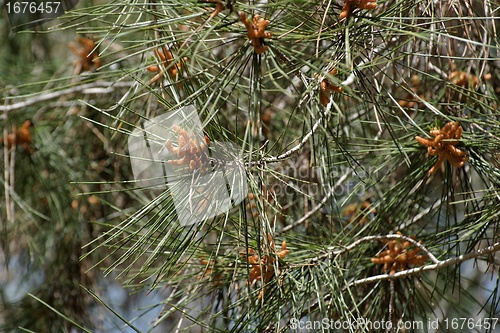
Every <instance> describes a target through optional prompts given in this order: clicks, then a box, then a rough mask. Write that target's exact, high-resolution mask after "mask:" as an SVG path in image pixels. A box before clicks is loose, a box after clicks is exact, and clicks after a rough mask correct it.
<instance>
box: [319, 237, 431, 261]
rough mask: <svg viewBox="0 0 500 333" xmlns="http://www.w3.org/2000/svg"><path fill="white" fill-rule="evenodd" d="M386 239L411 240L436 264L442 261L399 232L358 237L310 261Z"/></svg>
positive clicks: (337, 254) (412, 241)
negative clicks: (338, 248) (340, 247)
mask: <svg viewBox="0 0 500 333" xmlns="http://www.w3.org/2000/svg"><path fill="white" fill-rule="evenodd" d="M384 239H401V240H404V241H407V242H410V243H412V244H413V245H415V246H416V247H418V248H419V249H420V250H421V251H423V252H424V253H425V254H426V255H427V256H428V257H429V259H430V260H431V261H432V262H433V263H434V264H438V263H440V261H439V260H438V259H437V258H436V257H435V256H434V255H433V254H432V253H431V252H430V251H429V250H427V248H426V247H425V246H423V245H422V244H420V243H419V242H417V241H416V240H414V239H413V238H410V237H407V236H403V235H399V234H393V235H384V236H366V237H363V238H360V239H358V240H357V241H355V242H353V243H351V244H349V245H348V246H346V247H344V248H342V249H340V250H335V251H333V252H327V253H325V254H322V255H320V256H317V257H315V258H313V259H312V260H311V261H310V262H311V263H315V262H318V261H321V260H324V259H326V258H328V257H330V256H339V255H341V254H343V253H346V252H350V251H352V250H353V249H355V248H356V247H358V246H360V245H361V244H362V243H366V242H371V241H374V240H384ZM334 248H336V247H330V248H328V249H327V250H328V251H331V250H333V249H334Z"/></svg>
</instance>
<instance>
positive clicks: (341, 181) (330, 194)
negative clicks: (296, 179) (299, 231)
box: [279, 168, 354, 234]
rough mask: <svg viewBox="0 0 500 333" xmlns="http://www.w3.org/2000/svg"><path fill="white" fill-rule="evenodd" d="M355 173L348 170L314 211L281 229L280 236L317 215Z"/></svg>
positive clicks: (352, 170)
mask: <svg viewBox="0 0 500 333" xmlns="http://www.w3.org/2000/svg"><path fill="white" fill-rule="evenodd" d="M353 172H354V169H352V168H351V169H348V170H347V172H346V173H345V174H344V175H343V176H342V177H340V178H339V180H338V181H337V182H336V183H335V185H334V186H333V187H332V188H331V189H330V191H329V192H328V193H327V194H326V195H325V196H324V197H323V199H322V200H321V201H320V202H319V204H318V205H316V206H315V207H314V208H313V209H311V210H310V211H309V212H307V214H305V215H304V216H302V217H301V218H300V219H298V220H297V221H295V222H294V223H292V224H289V225H287V226H286V227H284V228H283V229H281V230H280V231H279V234H281V233H283V232H286V231H288V230H290V229H293V228H295V227H296V226H298V225H300V224H302V223H303V222H304V221H306V220H307V219H308V218H310V217H311V216H312V215H313V214H314V213H316V212H317V211H318V210H320V209H321V207H323V206H324V205H325V204H326V202H327V201H328V199H330V197H331V196H332V195H333V194H334V193H335V190H336V189H337V188H338V187H339V186H340V185H342V183H343V182H344V181H345V180H346V179H347V178H348V177H349V176H350V175H351V174H352V173H353Z"/></svg>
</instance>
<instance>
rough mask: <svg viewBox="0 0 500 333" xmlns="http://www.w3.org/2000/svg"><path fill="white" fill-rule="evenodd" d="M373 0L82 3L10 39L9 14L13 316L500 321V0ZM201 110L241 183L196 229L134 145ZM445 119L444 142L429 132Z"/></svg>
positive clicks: (53, 325)
mask: <svg viewBox="0 0 500 333" xmlns="http://www.w3.org/2000/svg"><path fill="white" fill-rule="evenodd" d="M349 3H351V2H349ZM362 3H364V5H362ZM370 3H374V2H373V1H370V2H366V1H362V2H356V1H353V2H352V3H351V8H350V10H349V9H348V8H346V7H345V2H344V1H287V0H281V1H231V0H227V1H222V0H221V1H218V0H216V1H195V0H187V1H137V0H133V1H130V0H129V1H125V0H117V1H111V2H108V1H80V2H79V4H78V5H77V6H76V8H74V9H73V10H71V11H69V12H67V13H66V14H65V15H64V16H63V17H61V18H59V19H57V20H55V21H52V22H50V23H48V24H44V25H43V26H41V27H40V26H39V27H36V28H34V29H32V30H33V31H29V32H28V31H23V32H19V33H13V32H11V30H10V28H11V27H10V25H9V21H8V20H7V15H6V12H5V10H4V11H3V13H2V17H1V18H0V29H1V31H2V33H1V34H0V45H2V46H1V47H0V94H1V95H0V96H1V97H0V102H1V103H0V110H1V114H2V129H3V132H2V135H3V136H4V138H7V137H8V135H9V133H12V132H15V131H20V129H18V128H19V126H21V124H23V122H24V121H25V120H26V119H29V120H31V121H32V122H33V124H34V126H33V127H31V128H30V131H31V134H32V140H31V142H29V144H28V145H25V146H23V145H21V144H18V145H12V147H8V145H4V146H3V147H2V148H3V152H2V163H1V164H2V174H1V175H0V181H1V184H2V189H3V191H2V196H4V198H3V200H1V201H0V206H1V208H2V209H1V215H0V244H1V245H2V246H1V250H0V264H1V265H2V269H1V270H0V298H1V303H0V330H4V331H6V332H10V331H18V330H19V329H23V330H24V331H30V332H72V331H90V332H115V331H124V332H128V331H138V332H142V331H144V332H147V331H153V332H154V331H174V330H179V331H190V332H195V331H210V330H212V331H222V332H226V331H234V332H252V331H256V332H281V331H294V329H293V327H292V323H293V321H292V319H302V320H303V321H306V320H321V319H322V318H330V319H334V320H356V319H357V318H368V319H371V320H373V321H375V320H382V319H384V320H385V321H389V322H392V323H394V325H396V323H397V322H398V321H400V320H407V321H412V320H415V321H417V320H420V321H422V322H424V323H427V320H431V319H435V318H438V319H440V320H443V319H445V318H450V319H451V318H457V317H467V318H474V319H475V320H476V322H477V321H478V320H482V319H483V318H498V317H499V313H498V304H499V295H500V294H499V292H498V286H499V280H498V272H499V259H500V258H499V256H498V254H497V251H498V249H499V246H498V242H499V230H498V228H499V223H498V222H499V216H498V212H499V211H500V200H499V194H498V190H499V188H500V172H499V165H500V163H499V152H500V126H499V125H500V117H499V115H500V114H499V112H498V102H499V94H500V71H499V66H500V60H499V58H500V39H499V37H498V33H497V31H498V29H500V24H499V22H500V21H499V20H498V15H499V14H498V13H500V7H499V6H500V5H499V4H498V3H497V2H495V1H489V0H486V1H473V0H466V1H460V2H457V1H452V0H449V1H448V0H446V1H439V2H435V1H429V0H419V1H405V0H387V1H382V0H379V1H377V6H376V7H375V8H373V7H374V6H373V5H370ZM2 5H3V3H2ZM2 7H3V6H2ZM357 7H361V8H357ZM363 7H366V8H363ZM241 13H245V16H243V15H242V14H241ZM341 13H344V14H341ZM256 15H259V16H258V17H257V16H256ZM341 17H342V18H341ZM259 18H260V19H259ZM188 105H194V106H195V108H196V110H197V113H198V115H199V117H200V119H201V121H202V123H203V126H204V132H205V134H206V135H207V136H208V137H209V138H210V141H211V142H233V143H235V144H237V145H238V146H239V147H241V152H242V156H243V161H241V163H243V164H244V166H245V171H246V180H247V183H248V197H247V198H246V199H245V201H243V202H242V203H241V204H239V205H237V206H236V207H233V208H232V209H231V210H230V211H229V212H227V213H226V214H222V215H219V216H217V217H215V218H210V219H207V220H205V221H204V222H203V223H199V224H195V225H192V226H189V227H181V226H180V225H179V224H178V221H177V216H176V211H175V207H174V203H173V200H172V196H171V194H170V191H169V190H165V191H158V190H156V189H153V188H142V187H141V186H139V185H138V183H136V182H135V180H134V176H133V174H132V170H131V166H130V159H129V156H128V154H129V151H128V148H127V140H128V137H129V136H130V134H131V133H132V131H134V130H135V129H141V128H142V127H141V126H143V124H144V122H145V121H147V120H149V119H153V118H154V117H157V116H159V115H162V114H165V113H166V112H170V111H173V110H178V109H179V108H183V107H186V106H188ZM452 122H458V124H460V127H461V128H462V129H463V133H462V135H457V137H444V138H443V140H444V141H443V142H444V143H443V142H441V143H440V144H441V146H439V147H443V146H442V145H443V144H445V145H448V142H450V145H452V146H453V147H455V148H442V149H449V150H447V153H442V154H434V153H433V151H432V149H428V148H427V147H426V146H424V145H422V144H421V143H419V141H417V140H416V139H415V137H416V136H419V137H421V138H427V139H429V141H428V142H429V145H431V143H432V142H434V139H435V137H437V136H438V134H432V131H433V130H434V129H435V131H438V130H439V129H442V128H443V127H445V125H446V124H448V123H452ZM457 126H458V125H457ZM438 132H439V131H438ZM441 134H443V132H441ZM451 143H453V144H451ZM436 145H437V143H436ZM448 147H449V146H448ZM456 149H458V150H460V151H462V152H464V153H465V154H466V159H465V158H464V159H463V161H464V162H465V163H461V165H460V167H457V165H453V163H451V162H450V161H453V160H454V159H456V158H458V157H457V156H455V155H453V154H452V153H450V152H449V151H450V150H456ZM450 154H451V155H450ZM458 154H459V153H458ZM435 155H442V156H441V158H442V159H444V163H443V164H441V165H437V166H436V167H435V168H433V166H434V165H435V163H436V160H437V159H438V158H439V157H440V156H435ZM455 164H460V163H458V162H456V163H455ZM431 168H433V169H435V170H434V171H435V172H433V173H432V174H429V170H431ZM398 231H399V232H401V235H400V236H398V234H396V232H398ZM384 235H392V236H391V237H392V238H387V237H386V238H384ZM403 236H408V237H410V236H411V237H413V238H414V239H415V240H416V241H421V243H420V245H418V243H417V242H416V241H412V239H411V238H410V239H407V238H403ZM388 237H389V236H388ZM351 245H352V246H351ZM419 246H420V247H419ZM398 249H399V250H398ZM481 249H489V250H488V251H486V253H484V254H483V255H482V254H481V253H479V252H477V251H479V250H481ZM384 251H385V252H384ZM387 251H389V252H387ZM398 251H400V252H398ZM380 253H382V255H381V254H380ZM386 255H389V256H391V255H392V256H393V257H391V258H390V259H387V260H386V259H385V256H386ZM425 255H427V257H428V258H424V257H419V256H425ZM432 255H433V256H435V258H433V257H432ZM461 255H469V257H466V258H462V259H460V258H459V256H461ZM403 256H404V258H405V259H403ZM373 258H375V260H372V259H373ZM410 258H413V259H410ZM455 258H458V259H456V261H453V260H455ZM377 259H379V260H378V261H377ZM431 259H434V260H431ZM466 259H472V260H466ZM412 260H413V261H412ZM447 260H450V261H447ZM432 261H434V263H433V262H432ZM384 262H387V263H388V264H387V265H385V266H384V265H382V264H380V263H384ZM394 262H397V263H399V264H398V265H396V266H392V264H393V263H394ZM433 264H434V265H436V266H435V267H432V265H433ZM422 265H425V267H427V266H428V267H427V268H425V267H424V268H425V271H422V272H420V273H417V274H414V272H413V273H412V272H409V273H408V274H406V273H404V274H406V275H404V276H399V277H397V278H395V279H394V278H393V277H391V276H389V275H388V273H391V272H390V271H391V270H392V268H394V270H395V272H393V273H397V271H399V270H406V269H407V268H412V267H417V266H422ZM396 275H397V274H396ZM372 277H375V278H374V279H373V280H371V281H370V280H369V279H370V278H372ZM122 287H124V288H125V290H126V291H125V292H124V291H123V290H122V289H121V288H122ZM475 328H476V329H477V331H484V330H486V331H493V330H491V329H489V330H488V329H485V328H484V329H483V330H481V329H478V328H477V327H475ZM295 331H299V330H295ZM311 331H313V330H311ZM347 331H352V332H355V331H357V329H356V328H355V327H354V326H353V327H351V328H350V329H347ZM367 331H368V330H367ZM406 331H408V332H411V331H419V330H418V329H415V330H412V329H408V330H406ZM428 331H433V330H432V329H429V330H428ZM435 331H440V332H441V331H443V332H446V331H450V332H451V331H453V332H457V331H459V330H457V329H452V328H451V327H448V329H447V328H445V326H444V325H440V327H439V329H438V330H435ZM462 331H464V332H469V331H471V330H470V329H469V328H464V329H462Z"/></svg>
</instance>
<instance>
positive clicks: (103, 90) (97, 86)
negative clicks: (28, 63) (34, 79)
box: [0, 81, 134, 112]
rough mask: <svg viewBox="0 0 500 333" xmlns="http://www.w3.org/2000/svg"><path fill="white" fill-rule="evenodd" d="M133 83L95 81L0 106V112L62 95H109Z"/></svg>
mask: <svg viewBox="0 0 500 333" xmlns="http://www.w3.org/2000/svg"><path fill="white" fill-rule="evenodd" d="M133 85H134V82H132V81H129V82H108V81H96V82H92V83H87V84H82V85H78V86H75V87H71V88H67V89H63V90H59V91H54V92H51V93H42V94H39V95H36V96H33V97H30V98H27V99H25V100H24V101H22V102H17V103H14V104H10V105H0V111H3V112H6V111H12V110H18V109H22V108H25V107H27V106H31V105H34V104H37V103H41V102H44V101H48V100H51V99H55V98H58V97H61V96H64V95H68V94H73V93H76V92H82V93H83V94H109V93H111V92H113V91H114V90H115V89H116V88H123V87H131V86H133Z"/></svg>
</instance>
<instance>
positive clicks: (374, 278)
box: [349, 242, 500, 287]
mask: <svg viewBox="0 0 500 333" xmlns="http://www.w3.org/2000/svg"><path fill="white" fill-rule="evenodd" d="M499 250H500V242H498V243H495V244H493V245H491V246H488V247H485V248H483V249H480V250H477V251H474V252H470V253H467V254H464V255H461V256H458V257H453V258H450V259H447V260H443V261H439V262H437V263H435V264H431V265H425V266H420V267H415V268H411V269H406V270H404V271H401V272H397V273H394V274H380V275H375V276H370V277H368V278H364V279H359V280H356V281H353V282H351V283H349V287H354V286H359V285H361V284H368V283H374V282H378V281H384V280H395V279H399V278H402V277H407V276H410V275H415V274H417V273H420V272H425V271H434V270H438V269H441V268H444V267H449V266H452V265H455V264H459V263H462V262H464V261H467V260H471V259H475V258H478V257H480V256H483V255H486V254H490V253H495V252H497V251H499Z"/></svg>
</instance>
